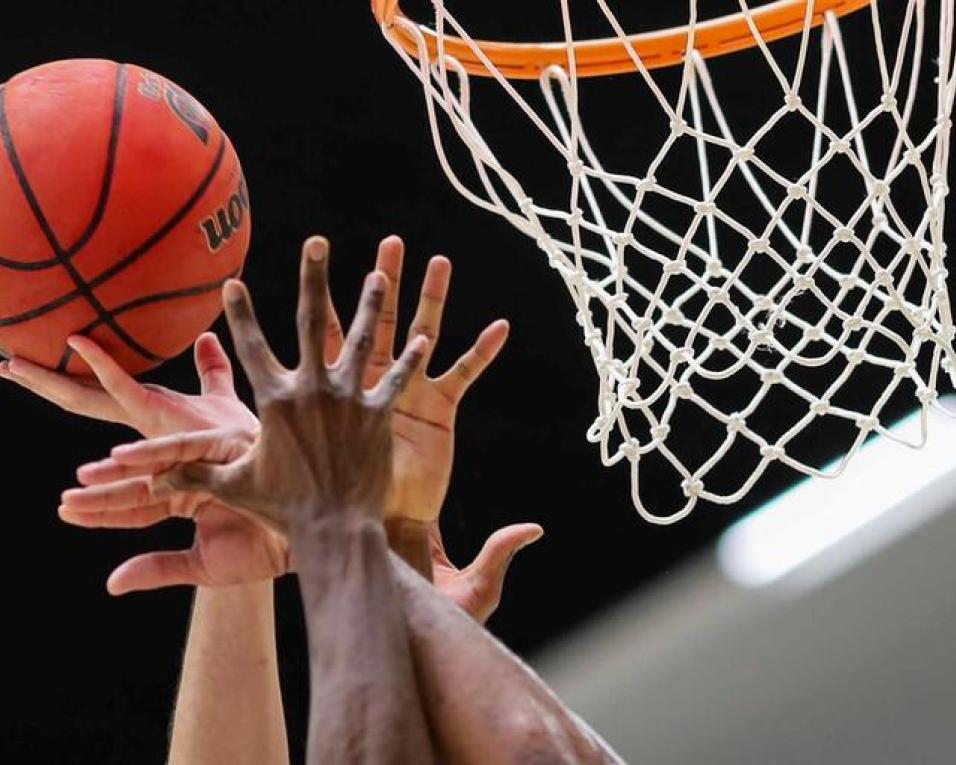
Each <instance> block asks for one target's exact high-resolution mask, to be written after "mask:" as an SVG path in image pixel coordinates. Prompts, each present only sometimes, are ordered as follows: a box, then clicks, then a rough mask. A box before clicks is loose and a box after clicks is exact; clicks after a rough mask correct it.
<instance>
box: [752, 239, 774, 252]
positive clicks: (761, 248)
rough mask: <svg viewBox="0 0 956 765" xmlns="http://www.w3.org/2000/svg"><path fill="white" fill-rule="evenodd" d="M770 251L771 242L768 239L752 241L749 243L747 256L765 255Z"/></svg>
mask: <svg viewBox="0 0 956 765" xmlns="http://www.w3.org/2000/svg"><path fill="white" fill-rule="evenodd" d="M769 249H770V242H769V241H768V240H766V239H751V240H750V241H749V242H748V243H747V254H748V255H750V254H756V255H763V254H764V253H766V252H767V251H768V250H769Z"/></svg>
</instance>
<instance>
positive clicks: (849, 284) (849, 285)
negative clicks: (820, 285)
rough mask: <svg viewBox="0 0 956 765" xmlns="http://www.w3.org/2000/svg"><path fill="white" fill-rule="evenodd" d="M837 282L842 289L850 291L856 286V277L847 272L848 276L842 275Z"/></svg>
mask: <svg viewBox="0 0 956 765" xmlns="http://www.w3.org/2000/svg"><path fill="white" fill-rule="evenodd" d="M837 283H838V284H839V285H840V289H841V290H843V291H844V292H849V291H850V290H852V289H853V288H854V287H856V277H855V276H851V275H850V274H847V275H846V276H841V277H840V278H839V280H838V281H837Z"/></svg>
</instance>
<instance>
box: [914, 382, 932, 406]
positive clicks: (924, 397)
mask: <svg viewBox="0 0 956 765" xmlns="http://www.w3.org/2000/svg"><path fill="white" fill-rule="evenodd" d="M916 398H917V400H918V401H919V402H920V403H921V404H922V405H923V406H929V405H931V404H933V403H935V402H936V398H937V396H936V391H934V390H931V389H930V388H926V387H922V386H921V387H920V388H918V389H917V391H916Z"/></svg>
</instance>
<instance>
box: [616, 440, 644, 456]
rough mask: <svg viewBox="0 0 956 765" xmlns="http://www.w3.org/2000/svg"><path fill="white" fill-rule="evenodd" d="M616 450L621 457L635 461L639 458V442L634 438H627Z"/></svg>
mask: <svg viewBox="0 0 956 765" xmlns="http://www.w3.org/2000/svg"><path fill="white" fill-rule="evenodd" d="M617 450H618V453H619V454H620V455H621V456H622V457H624V458H625V459H628V460H630V461H631V462H637V461H638V460H639V459H640V458H641V442H640V441H638V440H637V439H636V438H629V439H628V440H627V441H625V442H624V443H623V444H621V445H620V446H619V447H618V448H617Z"/></svg>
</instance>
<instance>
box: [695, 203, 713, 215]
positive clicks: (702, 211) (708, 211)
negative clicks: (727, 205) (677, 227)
mask: <svg viewBox="0 0 956 765" xmlns="http://www.w3.org/2000/svg"><path fill="white" fill-rule="evenodd" d="M694 212H695V213H697V214H698V215H713V214H714V213H715V212H717V205H715V204H714V203H713V202H710V201H707V200H704V201H703V202H697V203H696V204H695V205H694Z"/></svg>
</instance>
